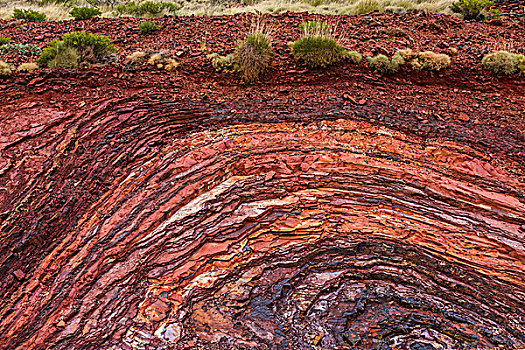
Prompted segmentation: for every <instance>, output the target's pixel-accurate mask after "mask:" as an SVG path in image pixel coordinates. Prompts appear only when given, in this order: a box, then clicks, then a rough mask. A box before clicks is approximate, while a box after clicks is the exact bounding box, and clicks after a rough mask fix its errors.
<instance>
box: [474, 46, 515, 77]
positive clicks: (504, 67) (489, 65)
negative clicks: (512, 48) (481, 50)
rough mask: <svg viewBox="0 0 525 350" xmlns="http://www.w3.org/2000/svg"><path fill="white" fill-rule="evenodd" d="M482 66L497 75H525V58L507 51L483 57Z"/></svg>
mask: <svg viewBox="0 0 525 350" xmlns="http://www.w3.org/2000/svg"><path fill="white" fill-rule="evenodd" d="M481 64H483V67H485V68H486V69H488V70H490V71H491V72H492V73H495V74H505V75H511V74H515V73H521V74H525V56H523V55H519V54H514V53H510V52H507V51H497V52H493V53H489V54H488V55H486V56H485V57H483V59H482V60H481Z"/></svg>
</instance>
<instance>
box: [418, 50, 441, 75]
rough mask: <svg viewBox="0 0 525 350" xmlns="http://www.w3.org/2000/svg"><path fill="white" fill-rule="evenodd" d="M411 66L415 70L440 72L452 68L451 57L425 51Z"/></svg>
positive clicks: (419, 54) (420, 53)
mask: <svg viewBox="0 0 525 350" xmlns="http://www.w3.org/2000/svg"><path fill="white" fill-rule="evenodd" d="M410 64H411V65H412V68H413V69H415V70H430V71H440V70H442V69H444V68H447V67H448V66H450V57H449V56H448V55H445V54H443V53H435V52H432V51H424V52H419V53H418V54H417V56H416V58H414V59H413V60H412V61H410Z"/></svg>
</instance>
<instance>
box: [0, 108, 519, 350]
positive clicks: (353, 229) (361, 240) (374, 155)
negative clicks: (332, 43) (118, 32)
mask: <svg viewBox="0 0 525 350" xmlns="http://www.w3.org/2000/svg"><path fill="white" fill-rule="evenodd" d="M169 107H170V106H169V105H166V106H164V107H163V108H161V107H159V106H157V107H155V108H153V109H152V110H151V111H148V108H152V107H151V106H150V107H148V106H140V105H135V106H134V107H132V108H130V107H126V106H124V107H119V106H111V107H110V106H105V107H103V106H102V107H100V108H99V109H98V110H96V111H91V112H90V113H89V114H88V115H82V116H81V117H77V118H70V119H66V120H63V121H62V122H61V123H59V125H56V126H54V127H53V128H51V130H49V131H47V132H46V133H44V134H43V135H45V136H46V137H38V136H37V137H33V138H30V140H31V141H28V142H31V143H32V147H33V149H32V151H24V150H23V148H22V147H21V146H20V145H24V147H26V149H27V145H25V144H24V141H23V140H20V141H16V142H13V143H11V144H9V145H8V146H6V148H7V149H10V150H11V151H12V150H13V149H18V152H20V154H19V158H18V159H17V160H15V162H16V164H10V165H7V166H5V167H4V170H3V171H2V174H3V175H2V179H3V181H4V183H5V185H4V186H12V188H14V189H16V191H12V192H10V194H8V195H7V196H6V198H8V197H9V196H10V199H9V201H4V202H3V203H4V205H3V206H4V214H3V218H2V236H1V240H2V251H1V259H2V260H1V261H2V277H1V281H2V290H3V291H4V294H3V302H2V304H3V307H2V310H1V324H0V329H1V330H2V336H1V338H0V339H1V340H0V346H1V347H2V348H5V349H43V348H48V347H51V348H56V349H69V348H82V349H120V348H122V349H150V348H151V349H152V348H170V347H175V348H185V347H188V346H190V347H191V346H193V347H196V348H199V347H202V348H224V349H226V348H261V349H264V348H292V349H307V348H315V347H316V346H317V347H318V348H345V347H359V348H374V349H379V348H387V347H388V346H390V347H395V346H398V345H399V344H404V345H406V346H410V348H411V349H422V348H425V349H426V348H430V347H433V348H448V349H457V348H462V347H463V348H465V347H467V348H469V347H470V348H475V347H478V348H492V347H494V346H498V345H499V346H505V347H508V348H512V347H517V346H523V345H524V344H525V338H524V334H525V333H524V332H525V328H524V319H523V317H524V315H525V310H524V304H523V300H524V298H525V294H524V292H525V282H524V281H525V273H524V271H525V268H524V263H525V256H524V247H523V241H524V239H523V236H524V231H523V229H524V226H523V225H524V223H525V218H524V215H523V213H525V201H524V200H523V193H524V184H523V182H520V181H519V179H518V178H517V177H516V176H515V175H512V174H511V173H509V172H508V171H506V170H504V169H502V168H500V167H497V166H494V165H492V164H491V163H490V162H488V161H487V160H486V156H484V155H483V154H482V153H480V152H478V151H476V150H474V149H472V148H469V147H468V146H466V145H462V144H459V143H455V142H452V141H449V142H421V139H419V138H418V137H416V136H410V135H408V134H405V133H402V132H399V131H395V130H391V129H388V128H386V127H381V126H374V125H371V124H369V123H367V122H357V121H352V120H347V119H337V120H317V121H312V122H307V123H305V122H301V121H299V120H296V121H289V122H284V121H283V122H280V123H265V122H248V123H244V124H236V123H217V122H212V121H210V119H209V117H207V116H206V115H204V114H201V115H200V116H199V114H198V113H194V114H190V113H189V112H188V113H185V112H183V111H180V110H176V109H173V110H172V111H171V112H168V113H167V115H166V114H161V113H158V110H162V109H164V110H167V111H169V110H170V109H169ZM199 119H200V121H199ZM17 147H18V148H17ZM23 152H26V154H25V155H24V154H23ZM50 154H54V157H49V158H48V157H47V156H48V155H50ZM29 168H31V170H28V169H29ZM28 173H31V175H30V176H29V175H27V174H28ZM6 179H8V181H7V182H6ZM17 184H19V186H18V187H17ZM4 194H6V193H5V192H4ZM6 203H10V204H12V206H11V207H9V205H6ZM7 209H8V210H7ZM29 252H30V253H29ZM425 346H427V347H425ZM437 346H441V347H437Z"/></svg>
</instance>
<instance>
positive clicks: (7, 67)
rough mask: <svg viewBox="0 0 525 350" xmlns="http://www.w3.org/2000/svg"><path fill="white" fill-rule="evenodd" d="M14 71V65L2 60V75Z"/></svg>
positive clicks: (0, 67)
mask: <svg viewBox="0 0 525 350" xmlns="http://www.w3.org/2000/svg"><path fill="white" fill-rule="evenodd" d="M12 72H13V67H12V66H11V65H10V64H9V63H6V62H4V61H0V75H10V74H11V73H12Z"/></svg>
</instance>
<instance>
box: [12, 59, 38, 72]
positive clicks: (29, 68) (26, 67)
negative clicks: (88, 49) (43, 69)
mask: <svg viewBox="0 0 525 350" xmlns="http://www.w3.org/2000/svg"><path fill="white" fill-rule="evenodd" d="M37 69H38V64H36V63H34V62H28V63H22V64H21V65H19V66H18V68H17V69H16V71H17V72H23V73H33V72H34V71H36V70H37Z"/></svg>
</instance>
